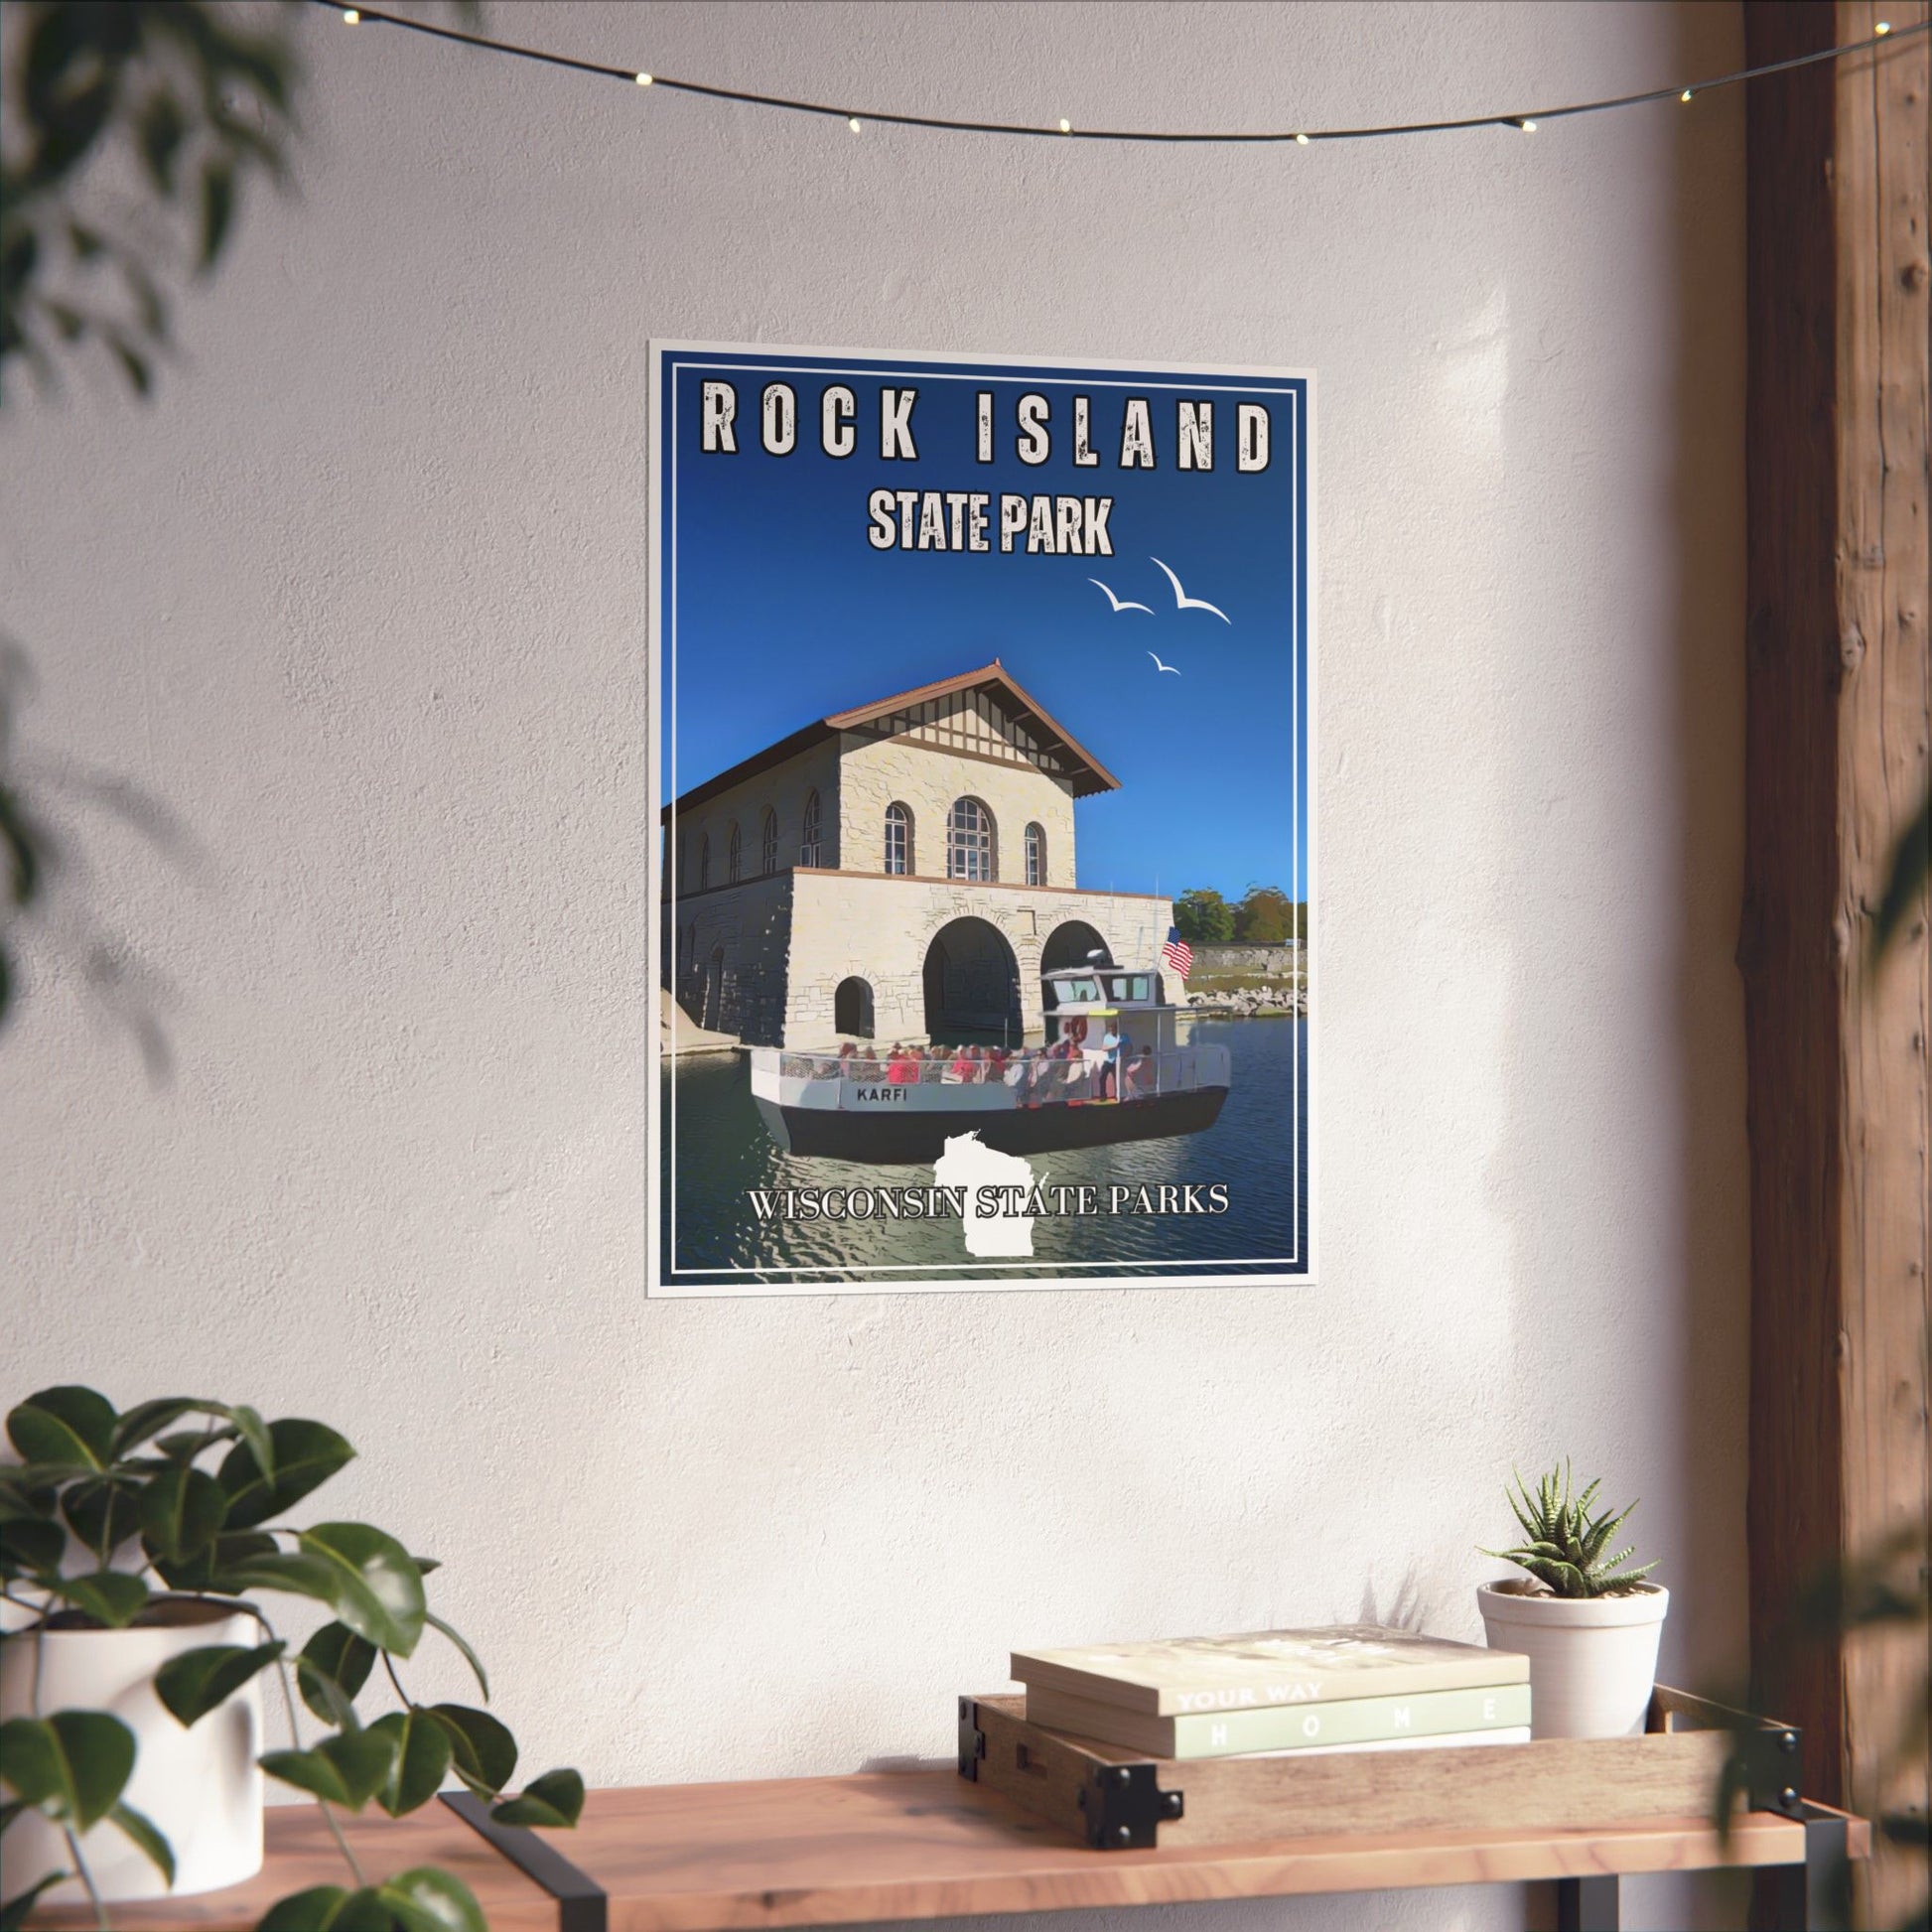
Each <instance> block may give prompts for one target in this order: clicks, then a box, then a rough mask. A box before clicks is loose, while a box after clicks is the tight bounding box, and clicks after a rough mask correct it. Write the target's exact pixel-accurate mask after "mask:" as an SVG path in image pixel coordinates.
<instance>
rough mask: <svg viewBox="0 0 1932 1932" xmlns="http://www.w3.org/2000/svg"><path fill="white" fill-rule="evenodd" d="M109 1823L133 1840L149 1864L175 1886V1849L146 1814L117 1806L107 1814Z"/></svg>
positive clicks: (125, 1806) (129, 1807) (131, 1807)
mask: <svg viewBox="0 0 1932 1932" xmlns="http://www.w3.org/2000/svg"><path fill="white" fill-rule="evenodd" d="M107 1822H108V1823H109V1824H110V1825H113V1826H115V1827H117V1828H118V1829H119V1830H120V1831H121V1832H122V1833H123V1834H124V1835H125V1836H126V1837H127V1838H129V1839H131V1840H133V1842H134V1844H135V1845H136V1846H138V1847H139V1848H140V1850H141V1853H142V1855H143V1856H144V1857H145V1858H146V1859H147V1861H148V1863H150V1864H151V1865H153V1866H154V1868H155V1869H156V1870H157V1871H159V1872H160V1873H161V1875H162V1876H163V1877H164V1878H165V1879H167V1881H168V1883H169V1884H170V1885H171V1886H172V1885H173V1884H174V1882H175V1848H174V1847H173V1846H172V1845H170V1844H169V1843H168V1841H167V1839H166V1838H165V1837H163V1835H162V1833H161V1831H160V1830H159V1828H158V1827H157V1826H156V1825H155V1822H154V1820H153V1819H152V1818H150V1817H148V1815H147V1814H146V1813H145V1812H139V1811H136V1810H135V1809H134V1807H133V1806H132V1805H116V1806H115V1807H114V1809H113V1810H112V1811H110V1812H109V1813H108V1814H107Z"/></svg>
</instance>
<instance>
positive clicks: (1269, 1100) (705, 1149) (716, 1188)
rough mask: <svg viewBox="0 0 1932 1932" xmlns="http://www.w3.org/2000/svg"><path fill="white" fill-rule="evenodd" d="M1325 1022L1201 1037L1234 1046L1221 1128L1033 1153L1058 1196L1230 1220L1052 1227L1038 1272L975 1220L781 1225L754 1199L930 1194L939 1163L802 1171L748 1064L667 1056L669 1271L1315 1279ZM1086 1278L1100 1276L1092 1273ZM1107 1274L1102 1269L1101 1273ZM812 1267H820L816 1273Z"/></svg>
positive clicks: (1206, 1029)
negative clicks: (1205, 1201)
mask: <svg viewBox="0 0 1932 1932" xmlns="http://www.w3.org/2000/svg"><path fill="white" fill-rule="evenodd" d="M1308 1024H1309V1023H1308V1022H1307V1021H1306V1020H1207V1021H1200V1022H1197V1023H1196V1024H1195V1027H1194V1029H1193V1033H1192V1037H1193V1038H1194V1039H1195V1040H1197V1041H1202V1042H1206V1041H1213V1042H1215V1043H1218V1044H1221V1045H1225V1046H1227V1047H1228V1048H1229V1050H1230V1054H1231V1057H1232V1061H1233V1069H1234V1071H1233V1085H1232V1087H1231V1089H1230V1091H1229V1093H1228V1098H1227V1104H1226V1105H1225V1106H1224V1107H1223V1108H1222V1109H1221V1116H1220V1119H1219V1120H1217V1121H1216V1122H1215V1123H1214V1125H1213V1126H1212V1127H1210V1128H1208V1129H1207V1130H1206V1131H1205V1132H1203V1133H1199V1134H1189V1135H1182V1136H1176V1137H1173V1138H1171V1139H1168V1140H1160V1141H1132V1142H1126V1143H1123V1144H1122V1145H1120V1146H1118V1147H1100V1148H1075V1149H1068V1150H1066V1151H1064V1152H1062V1153H1058V1154H1036V1155H1033V1156H1030V1157H1029V1164H1030V1165H1031V1167H1032V1168H1033V1170H1034V1173H1035V1177H1036V1178H1037V1179H1038V1180H1039V1181H1041V1182H1043V1183H1045V1184H1047V1185H1049V1186H1053V1185H1064V1186H1069V1187H1071V1186H1078V1185H1080V1184H1082V1183H1089V1182H1090V1183H1093V1184H1096V1185H1098V1186H1100V1187H1102V1188H1103V1189H1104V1188H1105V1187H1107V1186H1110V1185H1114V1184H1120V1185H1125V1186H1131V1187H1136V1188H1138V1187H1140V1186H1142V1185H1148V1186H1153V1187H1159V1186H1161V1185H1163V1184H1167V1185H1179V1184H1184V1183H1187V1182H1194V1183H1196V1184H1198V1185H1203V1186H1204V1185H1207V1184H1211V1183H1214V1182H1217V1181H1218V1182H1220V1183H1222V1184H1224V1185H1225V1186H1226V1188H1227V1190H1228V1211H1227V1212H1226V1213H1225V1214H1216V1215H1205V1214H1193V1215H1129V1214H1121V1215H1086V1216H1079V1217H1067V1218H1059V1217H1053V1218H1047V1219H1036V1220H1035V1223H1034V1261H1033V1264H1032V1265H1028V1264H1025V1263H1018V1264H1012V1265H1009V1266H1006V1267H1002V1268H994V1267H988V1266H986V1265H984V1264H973V1263H972V1262H971V1258H970V1257H969V1256H968V1254H967V1252H966V1244H965V1239H964V1235H963V1233H962V1230H961V1227H960V1224H959V1222H958V1221H956V1220H951V1219H943V1220H937V1221H888V1220H875V1221H807V1222H801V1221H767V1222H765V1223H762V1224H760V1223H759V1221H758V1219H757V1217H756V1215H755V1214H754V1212H753V1210H752V1208H751V1205H750V1203H749V1201H748V1200H747V1194H748V1191H749V1190H750V1189H752V1188H785V1187H792V1188H801V1187H818V1188H850V1187H863V1188H876V1187H880V1186H894V1185H897V1186H922V1185H925V1184H928V1183H930V1182H931V1180H932V1170H931V1168H929V1167H903V1168H897V1167H875V1166H873V1165H871V1164H870V1163H859V1162H851V1161H828V1160H822V1159H810V1160H807V1159H801V1158H799V1157H797V1156H793V1155H788V1154H784V1153H782V1152H781V1151H780V1150H779V1148H778V1147H777V1145H776V1143H775V1142H773V1141H772V1140H771V1138H770V1137H769V1136H768V1135H767V1134H766V1133H765V1131H764V1124H763V1122H762V1121H760V1120H759V1114H758V1109H757V1108H756V1107H755V1106H754V1105H753V1103H752V1093H751V1083H750V1079H749V1077H748V1070H747V1064H746V1061H745V1060H744V1058H743V1057H742V1056H740V1055H739V1054H736V1053H734V1054H702V1055H693V1056H688V1057H686V1058H684V1059H682V1060H667V1061H666V1062H665V1065H664V1071H663V1075H662V1078H663V1121H664V1134H663V1148H662V1155H661V1159H662V1161H663V1180H664V1198H665V1209H666V1211H665V1214H664V1234H663V1243H664V1246H663V1268H664V1273H665V1276H666V1278H667V1279H669V1278H670V1276H671V1274H672V1258H671V1257H672V1251H673V1245H674V1246H675V1258H676V1260H675V1266H676V1278H677V1280H676V1285H677V1286H679V1287H697V1286H713V1287H720V1288H723V1287H729V1286H731V1285H733V1284H734V1283H740V1284H743V1285H746V1286H752V1285H755V1284H757V1283H759V1282H771V1283H788V1284H791V1285H795V1286H798V1287H801V1288H809V1287H820V1286H822V1287H825V1288H828V1289H829V1288H836V1287H838V1286H839V1285H840V1284H841V1283H844V1282H857V1281H868V1282H875V1283H877V1282H892V1281H904V1280H918V1279H930V1280H936V1281H943V1282H949V1283H950V1282H956V1283H958V1284H959V1285H960V1286H961V1287H968V1286H971V1285H972V1284H973V1283H974V1281H975V1280H976V1279H981V1280H984V1279H1009V1280H1010V1279H1022V1280H1027V1279H1032V1280H1040V1279H1047V1280H1051V1279H1056V1278H1057V1279H1066V1280H1069V1281H1078V1280H1081V1279H1086V1278H1095V1277H1106V1276H1108V1275H1129V1276H1131V1275H1143V1276H1145V1278H1146V1279H1148V1280H1151V1281H1153V1280H1159V1279H1161V1278H1162V1277H1163V1276H1172V1275H1176V1274H1182V1273H1186V1272H1189V1271H1190V1270H1191V1269H1193V1268H1194V1267H1196V1266H1198V1265H1199V1264H1202V1263H1221V1264H1224V1265H1222V1266H1220V1267H1214V1268H1211V1269H1209V1270H1207V1271H1206V1272H1209V1273H1212V1274H1214V1275H1216V1276H1226V1275H1236V1276H1238V1275H1302V1274H1306V1273H1307V1272H1308V1247H1309V1216H1308V1167H1309V1144H1308ZM1081 1264H1089V1265H1085V1266H1082V1265H1081ZM1093 1264H1097V1265H1093ZM801 1269H810V1270H819V1271H823V1272H814V1273H811V1274H799V1273H797V1272H795V1271H798V1270H801Z"/></svg>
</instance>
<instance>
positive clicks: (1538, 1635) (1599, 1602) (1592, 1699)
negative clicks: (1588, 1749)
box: [1476, 1578, 1670, 1737]
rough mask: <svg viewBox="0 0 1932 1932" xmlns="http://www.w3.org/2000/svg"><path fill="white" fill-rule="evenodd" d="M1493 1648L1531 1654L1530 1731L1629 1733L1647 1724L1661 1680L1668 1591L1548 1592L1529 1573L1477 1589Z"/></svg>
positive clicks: (1652, 1587) (1587, 1734) (1648, 1587)
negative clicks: (1659, 1652)
mask: <svg viewBox="0 0 1932 1932" xmlns="http://www.w3.org/2000/svg"><path fill="white" fill-rule="evenodd" d="M1476 1604H1477V1607H1478V1608H1479V1609H1480V1610H1481V1611H1482V1624H1483V1629H1484V1630H1485V1631H1486V1632H1487V1635H1488V1641H1489V1648H1490V1649H1491V1650H1516V1651H1521V1652H1522V1653H1523V1655H1525V1656H1526V1657H1528V1658H1529V1660H1530V1735H1531V1736H1533V1737H1628V1736H1632V1735H1634V1734H1635V1733H1636V1732H1638V1731H1640V1730H1642V1729H1643V1721H1644V1714H1645V1712H1646V1711H1648V1710H1649V1708H1650V1692H1651V1688H1652V1686H1653V1685H1655V1683H1656V1681H1657V1642H1658V1639H1659V1638H1660V1637H1661V1636H1662V1635H1663V1630H1664V1613H1665V1611H1667V1610H1668V1609H1669V1608H1670V1591H1669V1590H1667V1589H1665V1588H1664V1587H1662V1585H1660V1584H1645V1585H1644V1586H1643V1587H1642V1588H1640V1589H1635V1590H1631V1591H1629V1592H1628V1593H1627V1594H1625V1595H1621V1596H1584V1597H1571V1596H1551V1595H1548V1594H1546V1593H1544V1592H1543V1591H1542V1590H1540V1589H1539V1588H1538V1587H1537V1586H1536V1585H1535V1584H1532V1583H1529V1582H1528V1581H1527V1580H1525V1581H1523V1582H1520V1583H1519V1582H1518V1581H1517V1580H1515V1579H1514V1578H1511V1579H1509V1580H1507V1581H1506V1582H1503V1583H1497V1584H1484V1585H1482V1586H1481V1587H1479V1588H1478V1589H1477V1591H1476Z"/></svg>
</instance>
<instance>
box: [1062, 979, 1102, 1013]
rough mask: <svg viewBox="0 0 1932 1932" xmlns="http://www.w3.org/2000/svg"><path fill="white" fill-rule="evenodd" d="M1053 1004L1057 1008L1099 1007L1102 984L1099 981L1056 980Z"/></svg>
mask: <svg viewBox="0 0 1932 1932" xmlns="http://www.w3.org/2000/svg"><path fill="white" fill-rule="evenodd" d="M1051 985H1052V988H1053V1004H1054V1005H1055V1006H1057V1007H1066V1006H1079V1005H1083V1004H1095V1005H1097V1004H1098V1002H1099V999H1100V982H1099V981H1098V980H1097V979H1073V980H1054V981H1052V982H1051Z"/></svg>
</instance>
